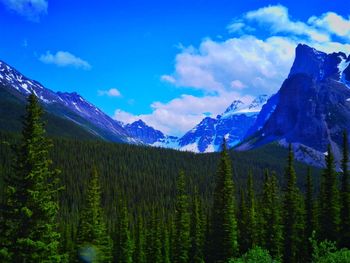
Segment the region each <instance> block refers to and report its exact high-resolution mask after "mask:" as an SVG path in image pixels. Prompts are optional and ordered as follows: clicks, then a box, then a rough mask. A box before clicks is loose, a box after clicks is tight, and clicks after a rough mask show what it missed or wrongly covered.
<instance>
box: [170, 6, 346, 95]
mask: <svg viewBox="0 0 350 263" xmlns="http://www.w3.org/2000/svg"><path fill="white" fill-rule="evenodd" d="M328 22H329V23H328ZM326 25H327V26H328V28H326ZM252 27H255V28H259V27H261V28H262V30H265V31H266V30H267V31H268V32H267V33H268V34H269V36H268V37H266V38H261V37H258V36H256V35H254V33H255V31H252V30H250V29H248V30H247V29H246V28H252ZM228 30H229V31H230V32H231V33H236V37H232V38H229V39H226V40H212V39H204V40H203V41H202V42H201V44H200V45H199V47H198V48H196V47H193V46H189V47H183V48H182V49H181V51H180V53H179V54H178V55H177V56H176V60H175V70H174V72H173V73H172V74H169V75H165V76H167V78H169V79H171V83H173V84H174V85H176V86H182V87H191V88H195V89H199V90H201V91H203V92H204V93H206V94H216V93H220V92H223V91H226V92H227V91H230V90H236V91H240V93H241V94H242V95H244V94H251V95H259V94H262V93H267V94H271V93H274V92H276V91H277V90H278V88H279V87H280V86H281V84H282V82H283V80H284V79H285V78H286V77H287V75H288V73H289V70H290V68H291V66H292V63H293V60H294V56H295V52H294V51H295V47H296V46H297V44H298V43H304V44H308V45H310V46H313V47H315V48H317V49H319V50H321V51H324V52H327V53H330V52H338V51H343V52H345V53H350V45H349V44H347V43H346V42H337V41H334V40H332V35H338V36H341V34H343V36H346V35H348V33H347V32H348V30H350V22H349V20H346V19H344V18H343V17H341V16H339V15H337V14H335V13H326V14H323V15H321V16H320V17H312V18H310V19H309V20H308V21H307V22H302V21H298V20H292V19H291V17H290V15H289V12H288V9H287V8H286V7H284V6H282V5H275V6H268V7H263V8H260V9H257V10H253V11H250V12H247V13H246V14H243V15H242V17H240V18H237V19H235V20H234V21H233V22H232V23H231V24H230V25H229V26H228ZM241 31H244V32H245V33H246V34H245V35H242V32H241Z"/></svg>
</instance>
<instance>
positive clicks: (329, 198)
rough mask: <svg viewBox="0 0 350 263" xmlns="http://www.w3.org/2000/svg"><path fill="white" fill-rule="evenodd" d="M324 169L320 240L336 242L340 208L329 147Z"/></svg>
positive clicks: (332, 158)
mask: <svg viewBox="0 0 350 263" xmlns="http://www.w3.org/2000/svg"><path fill="white" fill-rule="evenodd" d="M325 160H326V168H325V169H324V171H323V174H322V175H323V177H322V182H321V183H322V185H321V193H320V194H321V197H320V198H321V202H320V205H321V219H320V231H321V233H320V234H321V239H328V240H330V241H338V237H339V236H338V235H339V223H340V206H339V201H340V200H339V190H338V185H337V174H336V171H335V164H334V157H333V153H332V151H331V147H330V145H329V146H328V150H327V155H326V157H325Z"/></svg>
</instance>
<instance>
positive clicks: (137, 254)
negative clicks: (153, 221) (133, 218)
mask: <svg viewBox="0 0 350 263" xmlns="http://www.w3.org/2000/svg"><path fill="white" fill-rule="evenodd" d="M135 232H136V233H135V250H134V255H133V262H139V263H145V262H146V254H145V233H144V226H143V219H142V216H141V213H140V212H139V213H138V216H137V222H136V230H135Z"/></svg>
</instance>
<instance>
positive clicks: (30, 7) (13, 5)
mask: <svg viewBox="0 0 350 263" xmlns="http://www.w3.org/2000/svg"><path fill="white" fill-rule="evenodd" d="M0 2H2V3H3V4H4V5H5V6H6V7H7V8H8V9H10V10H11V11H14V12H16V13H18V14H19V15H22V16H25V17H26V18H27V19H29V20H32V21H38V20H39V17H40V16H41V15H46V14H47V8H48V1H46V0H0Z"/></svg>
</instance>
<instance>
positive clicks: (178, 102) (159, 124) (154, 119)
mask: <svg viewBox="0 0 350 263" xmlns="http://www.w3.org/2000/svg"><path fill="white" fill-rule="evenodd" d="M235 99H241V100H243V101H248V100H251V97H249V96H245V97H241V96H240V95H239V94H237V93H236V92H230V93H222V94H220V95H219V96H204V97H196V96H193V95H187V94H184V95H182V96H181V97H179V98H175V99H173V100H171V101H169V102H167V103H162V102H154V103H152V105H151V108H152V113H151V114H141V115H133V114H130V113H128V112H125V111H122V110H120V109H118V110H116V111H115V114H114V118H115V119H116V120H119V121H122V122H124V123H132V122H134V121H136V120H138V119H142V120H143V121H145V122H146V123H147V124H149V125H151V126H152V127H154V128H156V129H158V130H160V131H162V132H164V133H165V134H170V135H176V136H179V135H183V134H184V133H185V132H187V131H188V130H190V129H192V128H193V127H194V126H195V125H197V124H198V123H199V122H200V121H201V120H202V119H203V118H204V117H206V116H207V113H208V112H209V113H210V116H212V117H216V115H218V114H221V113H223V112H224V111H225V109H226V108H227V106H228V105H230V104H231V103H232V101H233V100H235Z"/></svg>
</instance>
